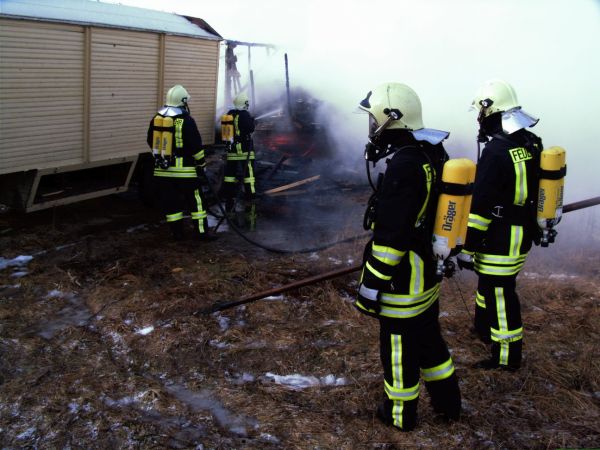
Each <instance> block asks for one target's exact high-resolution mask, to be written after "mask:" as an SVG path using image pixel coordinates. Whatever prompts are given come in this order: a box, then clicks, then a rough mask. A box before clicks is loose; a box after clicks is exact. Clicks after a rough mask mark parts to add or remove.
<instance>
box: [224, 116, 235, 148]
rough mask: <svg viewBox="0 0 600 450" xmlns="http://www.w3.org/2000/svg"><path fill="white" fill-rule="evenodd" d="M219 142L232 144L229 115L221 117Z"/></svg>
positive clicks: (231, 120) (231, 121)
mask: <svg viewBox="0 0 600 450" xmlns="http://www.w3.org/2000/svg"><path fill="white" fill-rule="evenodd" d="M221 140H222V141H223V142H229V143H232V142H233V116H232V115H231V114H223V115H222V116H221Z"/></svg>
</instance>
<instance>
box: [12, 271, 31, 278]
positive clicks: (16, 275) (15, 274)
mask: <svg viewBox="0 0 600 450" xmlns="http://www.w3.org/2000/svg"><path fill="white" fill-rule="evenodd" d="M27 274H29V272H26V271H24V270H18V271H16V272H13V273H11V274H10V276H11V277H12V278H23V277H24V276H26V275H27Z"/></svg>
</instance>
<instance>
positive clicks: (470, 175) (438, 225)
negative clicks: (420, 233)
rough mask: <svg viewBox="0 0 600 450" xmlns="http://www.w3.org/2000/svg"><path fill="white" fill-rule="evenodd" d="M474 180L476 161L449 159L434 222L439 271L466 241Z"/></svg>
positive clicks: (434, 242) (445, 166) (443, 173)
mask: <svg viewBox="0 0 600 450" xmlns="http://www.w3.org/2000/svg"><path fill="white" fill-rule="evenodd" d="M474 180H475V163H474V162H473V161H471V160H470V159H467V158H456V159H450V160H448V161H446V163H445V164H444V169H443V171H442V193H441V194H440V197H439V199H438V207H437V213H436V216H435V223H434V226H433V254H434V255H435V257H436V258H437V260H438V273H442V272H443V266H444V260H445V259H446V258H448V256H450V252H451V251H452V250H453V249H454V248H455V247H456V246H457V245H460V244H462V243H463V242H464V238H465V235H466V228H467V221H468V216H469V208H470V204H471V198H470V197H471V192H472V188H473V181H474Z"/></svg>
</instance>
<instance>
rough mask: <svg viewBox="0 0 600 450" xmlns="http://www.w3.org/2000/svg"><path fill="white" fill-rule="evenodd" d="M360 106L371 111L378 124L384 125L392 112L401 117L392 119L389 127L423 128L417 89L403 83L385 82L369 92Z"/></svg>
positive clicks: (370, 113) (390, 128)
mask: <svg viewBox="0 0 600 450" xmlns="http://www.w3.org/2000/svg"><path fill="white" fill-rule="evenodd" d="M359 108H360V109H362V110H363V111H366V112H368V113H369V115H370V116H371V117H372V118H373V119H374V120H375V123H376V124H377V126H379V127H380V126H381V125H383V124H384V123H385V122H386V121H387V120H388V119H389V117H390V115H391V114H392V113H396V114H397V115H398V116H399V117H398V118H397V119H394V120H392V122H391V123H390V124H389V126H388V127H387V129H389V130H392V129H394V128H403V129H406V130H418V129H421V128H423V119H422V116H421V100H419V96H418V95H417V93H416V92H415V91H413V90H412V89H411V88H410V87H409V86H407V85H406V84H402V83H383V84H380V85H379V86H377V87H376V88H375V89H373V90H372V91H370V92H369V93H368V94H367V97H366V98H365V99H364V100H363V101H361V102H360V105H359Z"/></svg>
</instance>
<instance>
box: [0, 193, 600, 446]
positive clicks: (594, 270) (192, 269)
mask: <svg viewBox="0 0 600 450" xmlns="http://www.w3.org/2000/svg"><path fill="white" fill-rule="evenodd" d="M121 203H125V204H121ZM62 211H63V210H59V211H58V214H59V217H56V216H54V218H53V216H52V214H51V213H50V212H46V213H37V214H36V215H35V217H32V218H31V219H27V220H32V221H34V223H29V224H23V222H22V221H19V222H18V224H17V222H14V221H12V220H13V219H12V218H0V220H1V221H2V222H3V223H2V234H1V235H0V248H1V249H2V250H1V251H0V256H2V257H4V258H5V259H9V260H11V259H13V258H15V257H17V256H19V255H33V256H34V257H33V259H32V260H31V261H30V262H29V263H28V264H26V265H24V266H23V267H21V268H20V269H21V270H23V271H25V272H27V273H26V274H25V275H24V276H22V277H18V278H17V277H15V276H14V275H15V272H16V271H17V268H15V267H8V268H5V269H4V270H0V446H1V447H2V448H3V449H4V448H7V449H13V448H15V449H16V448H40V449H42V448H71V449H76V448H85V449H92V448H93V449H96V448H97V449H106V448H115V449H116V448H131V449H137V448H144V449H145V448H157V449H158V448H161V449H162V448H185V449H188V448H189V449H194V448H196V449H232V448H237V449H271V448H272V449H363V448H364V449H396V448H430V447H437V448H475V449H479V448H494V449H496V448H498V449H501V448H519V449H520V448H563V447H571V448H573V447H578V448H580V447H598V446H600V358H599V356H600V355H599V353H600V329H599V325H598V324H599V323H600V311H599V305H600V303H599V301H600V280H599V278H600V277H599V276H598V274H599V272H598V268H599V267H600V252H599V251H598V250H599V249H600V245H599V244H598V241H596V242H595V244H594V245H592V246H588V248H587V249H585V250H577V251H571V252H570V253H569V252H565V253H563V254H561V255H560V257H558V258H557V257H556V255H555V254H554V253H552V252H553V251H552V249H548V250H546V252H547V254H546V255H544V254H543V252H544V251H545V250H542V249H539V248H536V249H534V251H533V254H532V257H531V258H530V260H529V261H528V263H527V266H526V269H525V271H524V273H523V275H522V276H521V278H520V285H519V293H520V296H521V299H522V305H523V306H522V309H523V316H524V322H525V362H524V366H523V367H522V369H521V370H520V371H518V372H517V373H505V372H498V371H490V372H486V371H481V370H473V369H471V368H470V365H471V364H472V363H473V362H475V361H477V360H479V359H481V358H483V357H485V356H486V355H487V349H486V348H485V347H484V346H483V345H482V344H480V343H478V341H476V340H475V339H474V338H473V337H472V336H471V335H470V333H469V328H470V323H471V314H472V311H473V303H472V302H473V301H472V292H473V291H474V289H475V285H476V279H475V277H474V276H473V274H471V273H464V272H462V273H459V274H457V275H456V276H455V277H454V278H452V279H450V280H445V281H444V283H443V292H442V301H441V319H440V321H441V324H442V327H443V330H444V333H445V337H446V339H447V342H448V344H449V346H450V348H451V350H452V353H453V358H454V360H455V364H456V367H457V374H458V376H459V378H460V386H461V390H462V395H463V405H464V414H463V418H462V419H461V420H460V421H459V422H457V423H453V424H451V425H447V424H444V423H442V422H441V421H440V420H439V419H438V418H437V417H436V416H435V415H434V413H433V411H432V409H431V407H430V405H429V402H428V398H427V394H426V392H425V391H424V390H423V391H422V396H421V400H420V405H419V412H420V423H419V427H418V429H417V430H416V431H414V432H411V433H401V432H399V431H397V430H395V429H393V428H390V427H386V426H384V425H383V424H381V423H380V422H378V420H377V419H376V418H375V415H374V408H375V406H376V404H377V403H378V402H379V401H380V400H381V399H382V395H383V394H382V392H383V391H382V372H381V369H380V363H379V352H378V342H377V341H378V328H377V322H376V321H374V320H371V319H367V318H365V317H363V316H361V315H359V314H358V313H357V312H356V311H355V310H354V308H353V307H352V305H351V299H352V297H353V295H354V292H355V288H356V279H357V274H356V273H355V274H351V275H347V276H344V277H340V278H336V279H333V280H330V281H327V282H324V283H319V284H315V285H313V286H307V287H304V288H300V289H297V290H293V291H289V292H286V293H284V294H282V295H281V296H276V297H274V298H267V299H263V300H259V301H256V302H253V303H249V304H246V305H243V306H239V307H237V308H231V309H227V310H225V311H222V312H218V313H213V314H210V315H203V314H195V313H196V312H197V311H198V310H200V309H202V308H204V307H207V306H210V305H212V304H213V303H214V302H216V301H227V300H236V299H238V298H240V297H242V296H244V295H247V294H250V293H254V292H259V291H263V290H266V289H271V288H274V287H278V286H281V285H284V284H286V283H289V282H291V281H294V280H298V279H301V278H304V277H306V276H310V275H314V274H318V273H321V272H326V271H329V270H332V269H335V268H342V267H345V266H347V265H349V264H350V265H353V264H356V263H357V262H358V259H359V258H360V256H361V253H362V245H363V242H355V243H347V244H343V245H338V246H335V247H332V248H330V249H328V250H324V251H321V252H318V253H314V254H293V255H279V254H274V253H269V252H265V251H264V250H261V249H258V248H256V247H253V246H251V245H250V244H248V243H247V242H245V241H243V240H241V239H240V238H239V237H237V236H236V235H234V234H232V233H228V234H223V235H222V237H221V239H219V240H217V241H215V242H211V243H207V244H191V243H189V242H188V243H184V244H180V243H173V242H171V241H170V240H169V237H168V232H167V229H166V226H165V225H164V224H160V223H159V218H158V217H157V216H156V215H155V214H154V213H153V212H149V211H141V210H138V209H136V208H135V207H132V206H131V204H130V203H127V202H125V201H124V200H123V199H120V198H117V199H114V198H113V199H108V200H102V201H96V202H95V203H94V206H89V207H88V209H87V210H86V209H85V207H84V208H83V209H77V208H75V207H71V209H69V210H68V211H69V214H70V216H71V217H70V220H69V222H67V221H66V217H65V216H62V215H61V214H66V213H63V212H62ZM99 211H102V212H103V213H102V214H97V212H99ZM107 217H108V219H110V220H107V219H106V218H107ZM348 220H350V219H348ZM352 220H355V218H352ZM68 223H72V224H76V225H68ZM135 223H146V224H147V225H146V226H143V227H138V228H136V229H130V232H127V227H128V226H131V225H132V224H135ZM84 225H85V226H84ZM340 233H341V234H342V235H344V234H351V232H350V230H341V231H340ZM65 245H66V246H65ZM61 246H64V247H61ZM40 250H46V251H45V252H43V253H39V251H40ZM549 255H551V256H553V257H552V263H551V264H550V263H548V262H547V257H548V256H549ZM565 267H567V268H568V269H569V270H567V269H565ZM559 273H562V274H566V275H565V276H564V277H558V276H557V274H559ZM568 276H569V277H568ZM151 327H152V328H151ZM294 374H298V375H300V376H302V377H304V378H300V380H301V381H307V380H308V381H312V382H313V385H312V386H309V387H304V388H301V387H300V386H299V385H298V384H295V385H289V384H278V383H276V382H275V381H274V380H275V376H290V375H294ZM309 377H314V378H309ZM327 377H329V378H327Z"/></svg>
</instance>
